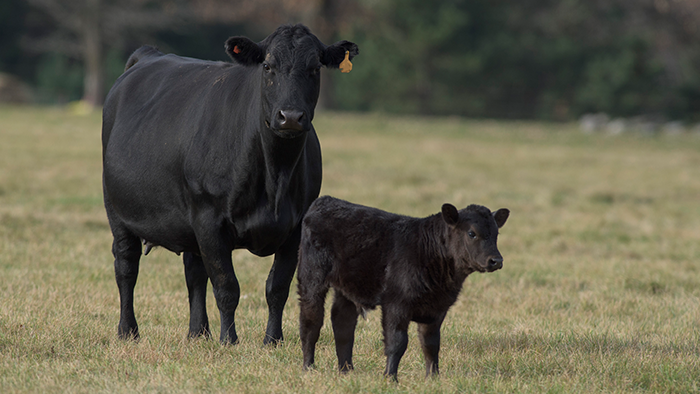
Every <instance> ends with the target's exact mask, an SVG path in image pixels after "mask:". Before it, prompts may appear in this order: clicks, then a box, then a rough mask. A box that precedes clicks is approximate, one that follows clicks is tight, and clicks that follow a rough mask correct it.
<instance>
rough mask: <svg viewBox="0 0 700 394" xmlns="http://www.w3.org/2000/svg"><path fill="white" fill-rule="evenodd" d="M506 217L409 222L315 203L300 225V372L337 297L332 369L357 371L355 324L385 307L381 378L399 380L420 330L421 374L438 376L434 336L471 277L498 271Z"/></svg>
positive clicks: (449, 214) (476, 209) (455, 214)
mask: <svg viewBox="0 0 700 394" xmlns="http://www.w3.org/2000/svg"><path fill="white" fill-rule="evenodd" d="M509 213H510V212H509V211H508V210H507V209H499V210H498V211H496V212H493V213H492V212H491V211H490V210H488V209H487V208H485V207H483V206H479V205H470V206H468V207H467V208H465V209H462V210H460V211H458V210H457V208H455V207H454V206H453V205H450V204H444V205H443V206H442V212H441V213H438V214H435V215H432V216H429V217H427V218H422V219H419V218H412V217H407V216H401V215H396V214H392V213H388V212H385V211H381V210H379V209H375V208H369V207H364V206H361V205H355V204H352V203H349V202H346V201H342V200H338V199H335V198H332V197H328V196H326V197H321V198H319V199H318V200H316V201H315V202H314V203H313V204H312V205H311V207H310V208H309V211H308V213H307V215H306V217H305V218H304V221H303V224H302V238H301V245H300V248H299V268H298V279H299V305H300V317H299V320H300V328H299V331H300V334H301V343H302V350H303V353H304V369H307V368H309V367H310V366H312V365H313V363H314V352H315V347H316V342H317V341H318V337H319V332H320V330H321V326H322V325H323V313H324V308H323V306H324V301H325V298H326V294H327V292H328V289H329V288H330V287H333V288H334V290H335V297H334V300H333V306H332V308H331V322H332V324H333V335H334V337H335V346H336V354H337V356H338V368H339V369H340V371H342V372H345V371H349V370H352V369H353V363H352V347H353V342H354V338H355V326H356V324H357V316H358V315H359V314H360V313H362V314H364V312H365V311H366V310H368V309H374V308H375V307H376V306H377V305H381V306H382V327H383V331H384V346H385V353H386V356H387V361H386V370H385V371H384V373H385V375H388V376H391V377H392V378H393V379H396V374H397V371H398V366H399V361H400V360H401V357H402V356H403V354H404V352H405V351H406V346H407V344H408V334H407V330H408V324H409V322H411V321H414V322H416V323H418V337H419V339H420V343H421V347H422V348H423V354H424V356H425V368H426V374H427V375H432V374H437V373H438V352H439V350H440V326H441V325H442V322H443V320H444V319H445V315H446V313H447V310H448V309H449V308H450V306H452V304H454V302H455V301H456V299H457V296H458V295H459V292H460V290H461V288H462V284H463V283H464V280H465V279H466V277H467V275H469V274H471V273H472V272H474V271H478V272H492V271H495V270H497V269H500V268H501V267H502V266H503V257H501V254H500V253H499V251H498V248H497V246H496V239H497V237H498V229H499V228H500V227H502V226H503V224H505V222H506V220H507V219H508V215H509Z"/></svg>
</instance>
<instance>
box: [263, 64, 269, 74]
mask: <svg viewBox="0 0 700 394" xmlns="http://www.w3.org/2000/svg"><path fill="white" fill-rule="evenodd" d="M263 70H265V71H266V72H270V65H269V64H267V63H263Z"/></svg>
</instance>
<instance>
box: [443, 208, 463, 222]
mask: <svg viewBox="0 0 700 394" xmlns="http://www.w3.org/2000/svg"><path fill="white" fill-rule="evenodd" d="M442 220H444V221H445V223H447V224H449V225H451V226H454V225H456V224H457V222H459V211H458V210H457V208H455V206H454V205H452V204H443V205H442Z"/></svg>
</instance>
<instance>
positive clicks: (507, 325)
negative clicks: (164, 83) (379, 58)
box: [0, 107, 700, 393]
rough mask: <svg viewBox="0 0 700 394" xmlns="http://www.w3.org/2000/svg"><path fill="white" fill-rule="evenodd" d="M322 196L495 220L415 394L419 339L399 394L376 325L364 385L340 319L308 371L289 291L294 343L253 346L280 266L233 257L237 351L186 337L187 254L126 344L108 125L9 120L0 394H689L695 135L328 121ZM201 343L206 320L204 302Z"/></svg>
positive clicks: (697, 242) (151, 277)
mask: <svg viewBox="0 0 700 394" xmlns="http://www.w3.org/2000/svg"><path fill="white" fill-rule="evenodd" d="M315 125H316V128H317V130H318V132H319V136H320V139H321V145H322V147H323V156H324V183H323V190H322V193H323V194H331V195H334V196H337V197H340V198H344V199H347V200H350V201H353V202H357V203H361V204H366V205H371V206H376V207H379V208H383V209H386V210H389V211H393V212H400V213H403V214H408V215H413V216H425V215H428V214H432V213H435V212H437V211H438V210H439V209H440V206H441V204H442V203H444V202H451V203H454V204H455V205H457V206H462V207H463V206H466V205H467V204H470V203H479V204H483V205H486V206H488V207H489V208H492V209H496V208H500V207H507V208H509V209H510V210H511V217H510V218H509V220H508V222H507V223H506V225H505V226H504V228H503V229H502V230H501V236H500V239H499V241H500V242H499V248H500V250H501V253H502V254H503V256H504V258H505V265H504V268H503V269H502V270H500V271H497V272H495V273H491V274H474V275H472V276H470V277H469V278H467V281H466V283H465V287H464V289H463V291H462V294H461V296H460V298H459V300H458V301H457V303H456V304H455V305H454V306H453V307H452V309H451V310H450V312H449V313H448V316H447V319H446V321H445V324H444V326H443V330H442V351H441V375H440V377H439V378H437V379H427V380H426V379H425V377H424V366H423V360H422V354H421V351H420V348H419V345H418V341H417V338H416V335H415V328H414V327H411V330H410V339H409V347H408V351H407V352H406V355H405V356H404V358H403V359H402V362H401V365H400V367H399V383H398V384H393V383H391V382H388V381H386V380H385V379H384V378H383V377H382V371H383V366H384V356H383V350H382V337H381V329H380V314H379V312H378V311H375V312H372V313H370V314H369V315H368V318H367V320H364V321H360V323H359V324H358V329H357V339H356V345H355V366H356V368H357V369H356V371H354V372H353V373H350V374H348V375H345V376H342V375H339V374H337V373H336V372H335V362H336V360H335V355H334V352H335V351H334V345H333V341H332V334H331V329H330V324H328V322H327V324H326V325H325V326H324V328H323V330H322V333H321V339H320V341H319V344H318V350H317V367H318V368H317V370H316V371H313V372H309V373H303V372H302V370H301V349H300V343H299V339H298V327H297V318H298V307H297V305H296V294H295V290H293V292H292V294H291V295H290V302H289V303H288V304H287V309H286V312H285V321H284V330H285V335H286V341H285V343H284V344H283V345H282V346H279V347H277V348H266V347H263V346H262V345H261V343H262V337H263V333H264V328H265V323H266V316H267V311H266V304H265V300H264V280H265V278H266V276H267V271H268V270H269V267H270V263H271V260H270V259H269V258H265V259H260V258H257V257H254V256H252V255H250V254H249V253H247V252H245V251H236V252H234V265H235V268H236V272H237V274H238V277H239V280H240V282H241V292H242V299H241V302H240V306H239V309H238V311H237V316H236V317H237V328H238V331H239V336H240V339H241V342H240V344H238V345H236V346H221V345H219V343H218V342H217V341H215V340H187V339H186V338H185V336H186V332H187V322H188V308H187V292H186V287H185V282H184V274H183V268H182V263H181V262H180V260H179V258H178V257H177V256H175V255H174V254H172V253H169V252H167V251H165V250H162V249H158V250H156V251H154V252H153V253H152V254H149V256H147V257H145V258H143V260H142V264H141V274H140V277H139V283H138V285H137V287H136V301H135V306H136V314H137V319H138V320H139V324H140V330H141V335H142V339H141V340H140V341H139V342H138V343H132V342H123V341H120V340H118V339H117V338H116V326H117V321H118V318H119V312H118V307H119V305H118V297H117V287H116V284H115V282H114V273H113V267H112V256H111V253H110V246H111V234H110V231H109V227H108V225H107V221H106V217H105V214H104V210H103V207H102V200H101V164H100V160H101V158H100V155H101V150H100V149H101V145H100V127H101V123H100V115H99V114H92V115H89V116H77V115H72V114H70V113H68V112H65V111H62V110H60V109H53V108H24V107H0V278H1V279H2V280H0V388H1V389H2V392H42V393H43V392H47V393H52V392H250V393H253V392H275V393H278V392H300V393H307V392H425V393H435V392H446V393H453V392H492V393H503V392H523V393H560V392H566V393H569V392H574V393H576V392H581V393H583V392H605V393H623V392H624V393H627V392H640V393H645V392H669V393H688V392H700V383H699V382H700V137H699V136H695V135H683V136H677V137H666V136H658V137H653V138H650V137H641V136H634V135H622V136H607V135H585V134H582V133H580V132H578V130H577V129H576V128H575V126H573V125H566V124H546V123H531V122H496V121H471V120H463V119H457V118H412V117H403V118H399V117H390V116H384V115H349V114H335V113H320V114H319V115H318V116H317V119H316V120H315ZM208 305H209V315H210V319H211V324H212V330H213V332H214V333H215V337H218V332H219V319H218V312H217V310H216V306H215V303H214V300H213V296H212V295H211V294H210V295H209V299H208Z"/></svg>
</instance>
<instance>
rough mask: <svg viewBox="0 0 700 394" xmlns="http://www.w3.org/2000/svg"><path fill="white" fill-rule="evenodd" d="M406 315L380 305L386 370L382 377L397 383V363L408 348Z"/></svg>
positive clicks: (395, 309)
mask: <svg viewBox="0 0 700 394" xmlns="http://www.w3.org/2000/svg"><path fill="white" fill-rule="evenodd" d="M406 315H407V314H405V313H402V312H401V311H399V310H397V308H395V307H393V306H392V305H382V326H383V328H384V353H385V354H386V369H385V370H384V375H386V376H388V377H390V378H391V379H392V380H394V381H397V380H398V378H397V373H398V371H399V362H400V361H401V357H403V354H404V353H405V352H406V347H407V346H408V323H409V322H410V320H409V319H408V318H406V317H405V316H406Z"/></svg>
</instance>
